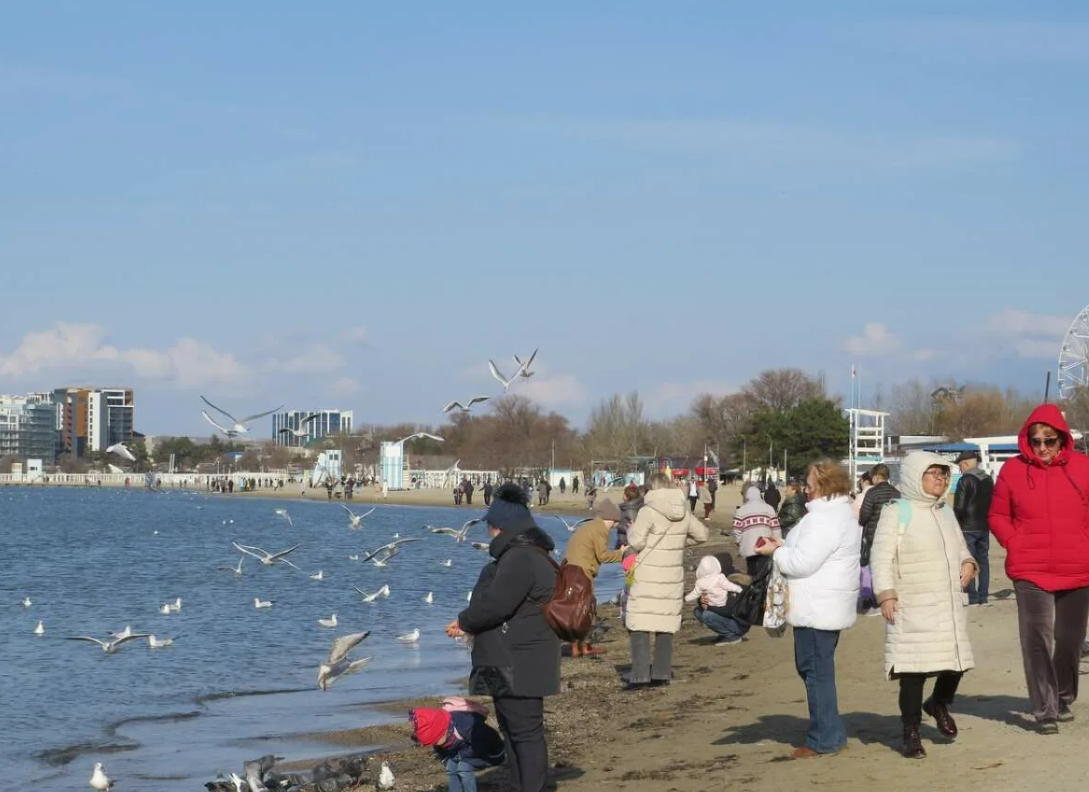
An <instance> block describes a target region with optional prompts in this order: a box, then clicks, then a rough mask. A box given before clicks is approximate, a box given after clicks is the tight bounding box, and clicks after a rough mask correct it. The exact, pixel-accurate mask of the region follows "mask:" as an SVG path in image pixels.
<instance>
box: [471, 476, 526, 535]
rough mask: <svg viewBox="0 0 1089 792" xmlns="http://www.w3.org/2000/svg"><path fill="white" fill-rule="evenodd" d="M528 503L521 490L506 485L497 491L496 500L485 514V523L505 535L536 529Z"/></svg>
mask: <svg viewBox="0 0 1089 792" xmlns="http://www.w3.org/2000/svg"><path fill="white" fill-rule="evenodd" d="M528 502H529V501H528V500H527V499H526V494H525V493H524V492H523V491H522V490H521V489H519V488H518V487H516V486H514V485H511V484H504V485H503V486H501V487H500V488H499V489H498V490H496V491H495V499H494V500H493V501H492V505H491V506H489V507H488V511H487V512H485V513H484V522H486V523H487V524H488V525H490V526H492V527H493V528H498V529H499V530H500V531H502V532H504V533H515V534H519V533H522V532H524V531H528V530H529V529H530V528H536V527H537V523H536V522H534V520H533V515H532V514H530V513H529V506H528V505H527V504H528Z"/></svg>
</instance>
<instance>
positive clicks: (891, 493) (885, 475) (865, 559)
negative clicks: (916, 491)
mask: <svg viewBox="0 0 1089 792" xmlns="http://www.w3.org/2000/svg"><path fill="white" fill-rule="evenodd" d="M889 475H890V474H889V466H888V465H885V464H878V465H874V466H873V468H871V469H870V480H871V481H872V482H873V486H872V487H870V488H869V489H868V490H866V494H865V495H863V496H862V508H860V509H859V511H858V522H859V523H860V524H861V525H862V555H861V558H860V559H859V564H860V565H861V566H869V565H870V548H871V547H873V537H874V534H876V533H877V523H878V521H879V520H880V519H881V510H882V509H883V508H885V504H887V503H891V502H892V501H894V500H897V499H899V497H900V490H898V489H896V487H894V486H892V485H891V484H889Z"/></svg>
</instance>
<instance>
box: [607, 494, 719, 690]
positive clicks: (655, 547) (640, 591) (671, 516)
mask: <svg viewBox="0 0 1089 792" xmlns="http://www.w3.org/2000/svg"><path fill="white" fill-rule="evenodd" d="M648 484H649V485H650V491H649V492H648V493H647V494H646V498H645V499H644V503H643V508H641V509H640V510H639V515H638V516H637V517H636V518H635V522H634V523H632V526H631V528H629V529H628V546H629V547H630V548H631V549H632V550H635V551H636V552H637V553H638V554H639V555H638V556H637V557H636V560H635V566H634V567H633V568H632V571H631V573H630V575H631V576H632V577H633V578H634V579H633V582H632V584H631V591H630V592H629V594H628V605H627V610H626V612H625V613H626V615H625V626H627V628H628V630H629V636H630V639H631V673H630V674H629V675H628V686H627V690H637V689H639V688H642V687H646V686H647V685H668V684H669V681H670V679H671V678H672V676H673V668H672V666H673V633H675V632H677V631H678V630H679V629H681V608H682V605H683V601H684V548H685V547H686V546H688V545H693V544H699V543H701V542H706V541H707V526H706V525H704V524H703V523H701V522H700V521H699V520H697V519H696V518H695V517H693V516H692V513H691V512H690V511H689V510H688V499H687V498H686V497H685V494H684V492H683V491H681V490H679V489H677V488H676V487H674V486H673V483H672V482H671V481H670V480H669V477H668V476H666V475H665V474H662V473H655V474H654V475H652V476H651V477H650V480H649V482H648ZM652 633H653V634H654V664H653V666H652V665H651V661H650V636H651V634H652Z"/></svg>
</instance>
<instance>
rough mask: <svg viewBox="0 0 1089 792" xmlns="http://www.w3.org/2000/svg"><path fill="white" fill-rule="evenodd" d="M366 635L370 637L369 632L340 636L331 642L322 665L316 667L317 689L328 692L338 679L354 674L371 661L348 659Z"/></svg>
mask: <svg viewBox="0 0 1089 792" xmlns="http://www.w3.org/2000/svg"><path fill="white" fill-rule="evenodd" d="M368 635H370V632H369V631H364V632H358V633H352V634H351V635H342V636H341V637H339V638H337V639H336V640H334V641H333V646H332V648H330V649H329V656H328V657H327V658H326V660H325V662H324V663H322V664H321V665H319V666H318V687H319V688H321V689H322V690H328V689H329V688H330V687H331V686H332V685H333V683H335V682H336V681H337V680H338V679H340V678H341V677H345V676H348V674H354V673H356V672H357V671H359V670H360V669H362V668H363V666H365V665H367V663H369V662H370V661H371V660H372V659H373V658H371V657H364V658H362V659H360V660H349V659H348V654H349V653H350V652H351V651H352V650H353V649H355V648H356V647H357V646H359V644H361V643H363V641H365V640H366V639H367V636H368Z"/></svg>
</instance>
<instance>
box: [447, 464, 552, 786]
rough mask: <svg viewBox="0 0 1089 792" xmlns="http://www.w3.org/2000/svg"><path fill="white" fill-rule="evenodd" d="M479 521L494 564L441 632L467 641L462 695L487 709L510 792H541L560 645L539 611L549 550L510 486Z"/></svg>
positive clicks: (548, 579)
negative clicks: (495, 723) (482, 698)
mask: <svg viewBox="0 0 1089 792" xmlns="http://www.w3.org/2000/svg"><path fill="white" fill-rule="evenodd" d="M484 520H485V522H487V524H488V531H489V534H490V535H491V537H492V541H491V547H490V548H489V550H488V552H489V554H490V555H491V557H492V558H493V559H494V560H493V561H492V562H491V563H489V564H488V565H487V566H485V567H484V569H483V570H482V571H481V573H480V577H479V578H478V579H477V582H476V586H474V587H473V593H472V597H471V599H470V601H469V607H468V608H466V609H465V610H463V611H462V612H461V613H460V614H458V617H457V619H456V620H455V621H453V622H451V623H450V624H449V625H447V627H446V633H447V635H449V636H451V637H456V636H458V635H461V634H466V635H470V636H472V639H473V670H472V673H471V674H470V675H469V693H470V694H471V695H478V696H479V695H488V696H491V697H492V701H493V702H494V703H495V714H496V717H497V719H498V720H499V727H500V729H501V730H502V731H503V736H504V738H505V739H506V741H507V758H508V761H509V763H510V773H511V781H512V785H513V787H514V789H516V790H518V791H519V792H541V790H543V789H544V787H545V784H546V782H547V781H548V746H547V745H546V744H545V736H544V697H545V696H552V695H555V694H557V693H559V692H560V639H559V638H557V637H556V634H555V633H554V632H552V628H551V627H549V626H548V622H547V621H546V620H545V617H544V612H543V611H542V610H541V603H543V602H547V601H548V600H549V598H550V597H551V596H552V589H553V587H554V586H555V583H556V569H555V567H554V566H553V565H552V562H551V561H550V560H549V553H550V552H551V551H552V549H553V548H554V547H555V543H554V542H553V541H552V538H551V537H550V536H549V535H548V534H546V533H545V532H544V531H542V530H541V529H540V528H538V527H537V524H536V523H535V522H534V521H533V515H532V514H530V511H529V508H528V507H527V501H526V499H525V493H524V492H523V491H522V490H521V489H520V488H519V487H518V486H516V485H513V484H504V485H503V486H501V487H499V488H498V489H497V490H496V491H495V499H494V500H493V501H492V505H491V507H490V508H489V509H488V512H487V513H486V514H485V515H484Z"/></svg>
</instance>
